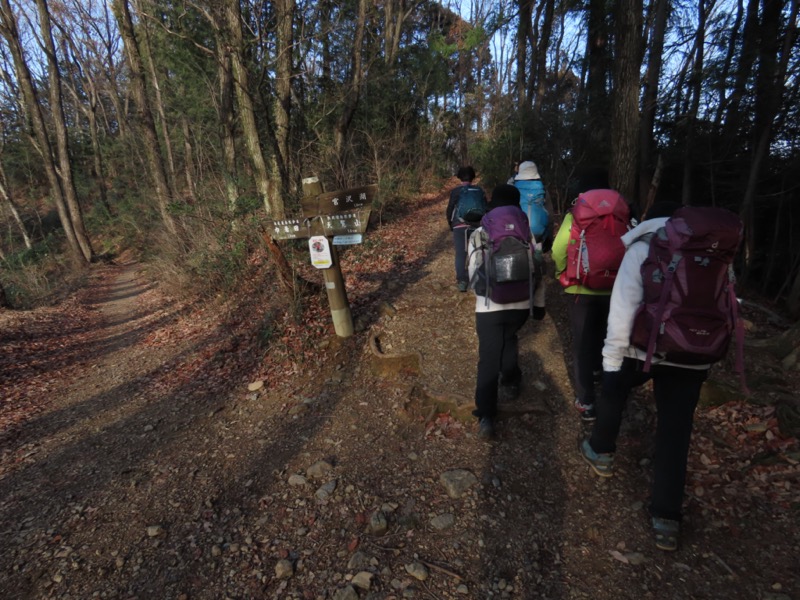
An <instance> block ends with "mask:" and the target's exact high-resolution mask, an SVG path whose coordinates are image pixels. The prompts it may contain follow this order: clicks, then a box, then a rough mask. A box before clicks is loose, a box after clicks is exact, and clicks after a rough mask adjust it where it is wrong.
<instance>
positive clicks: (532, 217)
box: [510, 160, 553, 252]
mask: <svg viewBox="0 0 800 600" xmlns="http://www.w3.org/2000/svg"><path fill="white" fill-rule="evenodd" d="M510 183H513V185H514V186H515V187H516V188H517V189H518V190H519V193H520V202H519V205H520V208H522V210H523V212H525V214H526V215H528V222H529V223H530V225H531V233H533V235H534V236H535V237H536V241H537V242H538V243H539V246H540V247H539V249H540V250H541V251H542V252H549V251H550V247H551V246H552V245H553V226H552V223H551V222H550V212H551V210H550V208H551V207H550V199H549V197H548V195H547V191H546V190H545V187H544V183H543V182H542V178H541V176H540V175H539V168H538V167H537V166H536V163H535V162H533V161H532V160H526V161H523V162H522V163H520V164H519V167H518V168H517V173H516V175H514V181H513V182H510Z"/></svg>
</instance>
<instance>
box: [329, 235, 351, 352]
mask: <svg viewBox="0 0 800 600" xmlns="http://www.w3.org/2000/svg"><path fill="white" fill-rule="evenodd" d="M331 258H332V259H333V265H332V266H331V267H330V268H328V269H322V276H323V278H324V279H325V291H326V292H328V304H330V306H331V317H332V318H333V329H334V331H336V335H338V336H339V337H343V338H346V337H350V336H351V335H353V315H352V314H351V312H350V303H349V302H348V300H347V291H346V290H345V288H344V277H342V269H341V266H340V264H339V252H338V251H337V250H336V246H334V245H333V244H331Z"/></svg>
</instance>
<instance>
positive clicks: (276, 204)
mask: <svg viewBox="0 0 800 600" xmlns="http://www.w3.org/2000/svg"><path fill="white" fill-rule="evenodd" d="M225 18H226V21H227V26H228V33H229V35H230V42H231V65H232V67H233V77H234V87H235V90H236V101H237V104H238V106H239V120H240V122H241V124H242V133H243V135H244V140H245V145H246V146H247V152H248V154H249V157H250V162H251V163H252V165H253V175H254V177H255V183H256V189H257V190H258V193H259V195H260V196H261V199H262V200H263V202H264V209H265V210H266V212H267V216H269V217H271V218H273V219H281V218H283V216H284V206H283V201H282V199H281V198H280V196H279V194H278V193H277V190H276V189H275V185H274V182H273V181H272V180H271V179H270V175H269V172H268V171H267V163H266V161H265V160H264V153H263V152H262V150H261V138H260V136H259V134H258V126H257V125H256V114H255V108H254V107H253V97H252V94H251V92H250V75H249V72H248V70H247V66H246V65H245V63H244V54H243V53H244V40H243V36H242V23H241V12H240V7H239V2H238V0H226V2H225Z"/></svg>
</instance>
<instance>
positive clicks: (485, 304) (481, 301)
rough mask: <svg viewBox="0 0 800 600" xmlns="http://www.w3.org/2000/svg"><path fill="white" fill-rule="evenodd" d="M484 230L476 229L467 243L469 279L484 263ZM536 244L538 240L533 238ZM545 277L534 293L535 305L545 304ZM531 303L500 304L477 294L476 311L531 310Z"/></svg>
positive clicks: (527, 301) (525, 301)
mask: <svg viewBox="0 0 800 600" xmlns="http://www.w3.org/2000/svg"><path fill="white" fill-rule="evenodd" d="M482 232H483V227H479V228H478V229H476V230H475V231H474V232H473V233H472V235H470V237H469V244H468V245H467V253H468V254H467V257H468V262H467V267H468V269H469V280H470V281H472V278H473V277H474V275H475V271H477V270H478V268H479V267H480V266H481V265H482V264H483V252H482V251H481V249H480V246H481V233H482ZM532 242H533V243H534V244H535V243H536V241H535V240H532ZM544 291H545V288H544V279H542V281H541V282H539V285H538V286H536V291H534V293H533V305H534V306H536V307H543V306H544V305H545V298H544ZM530 307H531V304H530V300H523V301H521V302H511V303H508V304H498V303H497V302H492V300H491V298H487V297H486V296H479V295H477V294H475V312H479V313H484V312H495V311H499V310H516V309H524V310H530Z"/></svg>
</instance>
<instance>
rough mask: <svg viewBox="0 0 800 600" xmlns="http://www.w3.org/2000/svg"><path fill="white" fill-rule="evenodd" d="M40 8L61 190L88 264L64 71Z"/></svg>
mask: <svg viewBox="0 0 800 600" xmlns="http://www.w3.org/2000/svg"><path fill="white" fill-rule="evenodd" d="M36 7H37V8H38V9H39V23H40V26H41V28H42V32H41V33H42V39H43V40H44V49H45V54H46V55H47V77H48V81H49V84H50V85H49V87H50V90H49V91H50V115H51V118H52V119H53V131H54V133H55V137H56V157H57V160H58V175H59V178H60V179H61V189H62V191H63V193H64V200H65V202H66V205H67V212H68V213H69V218H70V220H71V221H72V227H73V229H74V230H75V238H76V239H77V240H78V245H79V246H80V248H81V252H82V253H83V257H84V258H85V259H86V262H91V261H92V259H93V258H94V252H93V251H92V244H91V241H90V240H89V234H88V233H86V227H85V226H84V223H83V209H82V208H81V205H80V202H79V201H78V191H77V190H76V189H75V181H74V179H73V177H72V158H71V153H70V150H69V139H68V137H67V124H66V122H65V119H64V103H63V98H62V96H61V71H60V69H59V66H58V57H57V56H56V47H55V44H54V43H53V28H52V25H51V23H50V12H49V10H48V8H47V2H46V0H36Z"/></svg>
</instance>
